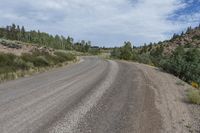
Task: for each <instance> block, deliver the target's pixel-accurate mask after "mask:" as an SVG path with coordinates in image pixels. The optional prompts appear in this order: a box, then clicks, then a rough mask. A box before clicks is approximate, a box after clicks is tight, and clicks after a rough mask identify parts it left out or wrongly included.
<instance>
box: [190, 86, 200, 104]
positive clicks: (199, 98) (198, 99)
mask: <svg viewBox="0 0 200 133" xmlns="http://www.w3.org/2000/svg"><path fill="white" fill-rule="evenodd" d="M188 99H189V101H190V102H191V103H194V104H200V91H199V90H194V89H190V90H189V91H188Z"/></svg>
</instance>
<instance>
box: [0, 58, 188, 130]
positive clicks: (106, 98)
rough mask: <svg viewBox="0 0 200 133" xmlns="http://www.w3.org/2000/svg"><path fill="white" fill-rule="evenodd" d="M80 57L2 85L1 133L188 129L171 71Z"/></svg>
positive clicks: (184, 106) (185, 113)
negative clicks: (64, 64) (66, 64)
mask: <svg viewBox="0 0 200 133" xmlns="http://www.w3.org/2000/svg"><path fill="white" fill-rule="evenodd" d="M81 60H82V61H81V62H80V63H78V64H73V65H70V66H67V67H63V68H58V69H54V70H52V71H50V72H45V73H42V74H36V75H34V76H31V77H26V78H21V79H18V80H15V81H9V82H6V83H3V84H1V85H0V132H1V133H165V132H166V133H168V132H169V133H172V132H176V133H187V132H189V129H188V127H187V124H189V123H190V122H191V117H190V113H189V111H188V109H187V106H186V105H185V104H184V102H182V96H183V95H184V94H182V93H181V92H180V91H179V90H178V89H179V88H178V87H176V86H175V82H174V81H175V80H176V79H174V78H170V76H171V75H168V74H165V73H162V72H160V71H158V70H156V69H155V68H151V67H148V66H145V65H141V64H137V63H128V62H123V61H108V60H103V59H100V58H98V57H83V58H82V59H81ZM152 76H153V77H152ZM171 77H172V76H171ZM166 79H167V80H166ZM155 81H157V82H155ZM166 84H173V85H174V86H175V87H174V86H173V85H171V86H166ZM167 87H171V89H172V88H173V87H174V89H175V90H177V91H174V92H173V93H172V92H170V91H167V90H165V89H166V88H167ZM163 93H164V94H163ZM166 100H168V101H166ZM174 100H175V101H174ZM176 113H180V114H178V115H177V117H178V118H177V117H176ZM181 113H183V115H181ZM179 117H181V118H179ZM179 119H180V121H181V122H180V121H179ZM183 119H184V120H183Z"/></svg>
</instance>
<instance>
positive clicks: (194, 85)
mask: <svg viewBox="0 0 200 133" xmlns="http://www.w3.org/2000/svg"><path fill="white" fill-rule="evenodd" d="M191 85H192V87H194V88H199V85H198V84H197V83H196V82H192V83H191Z"/></svg>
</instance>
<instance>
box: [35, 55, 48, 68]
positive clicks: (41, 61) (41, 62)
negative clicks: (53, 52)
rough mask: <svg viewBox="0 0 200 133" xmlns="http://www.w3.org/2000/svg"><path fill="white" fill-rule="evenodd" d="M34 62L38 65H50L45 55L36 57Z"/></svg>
mask: <svg viewBox="0 0 200 133" xmlns="http://www.w3.org/2000/svg"><path fill="white" fill-rule="evenodd" d="M33 64H34V66H36V67H45V66H49V65H50V64H49V62H48V61H47V59H46V58H45V57H44V56H38V57H36V58H34V60H33Z"/></svg>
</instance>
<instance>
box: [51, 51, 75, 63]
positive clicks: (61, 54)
mask: <svg viewBox="0 0 200 133" xmlns="http://www.w3.org/2000/svg"><path fill="white" fill-rule="evenodd" d="M54 54H55V55H56V56H58V57H61V58H63V59H64V60H66V61H71V60H74V59H75V55H74V54H72V53H70V52H65V51H56V52H54Z"/></svg>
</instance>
